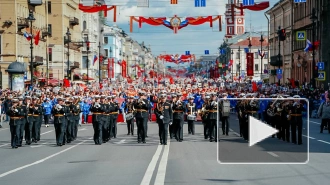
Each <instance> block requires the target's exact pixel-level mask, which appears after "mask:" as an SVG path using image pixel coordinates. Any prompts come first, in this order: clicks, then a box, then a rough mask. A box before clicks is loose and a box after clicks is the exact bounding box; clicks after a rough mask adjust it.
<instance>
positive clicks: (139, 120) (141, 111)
mask: <svg viewBox="0 0 330 185" xmlns="http://www.w3.org/2000/svg"><path fill="white" fill-rule="evenodd" d="M145 95H146V94H145V93H144V92H142V91H141V92H139V96H140V97H139V99H138V101H137V102H135V103H134V109H135V110H136V114H135V118H136V125H137V127H138V143H141V142H142V143H146V140H145V138H146V127H147V124H148V116H149V115H148V110H149V106H150V104H149V102H148V100H147V99H146V96H145Z"/></svg>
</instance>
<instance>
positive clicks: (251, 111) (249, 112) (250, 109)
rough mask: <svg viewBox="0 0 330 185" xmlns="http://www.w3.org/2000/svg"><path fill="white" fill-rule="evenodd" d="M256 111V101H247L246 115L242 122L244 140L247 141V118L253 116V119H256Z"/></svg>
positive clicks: (257, 106) (257, 107)
mask: <svg viewBox="0 0 330 185" xmlns="http://www.w3.org/2000/svg"><path fill="white" fill-rule="evenodd" d="M258 109H259V103H258V102H257V100H254V99H252V100H248V101H247V104H246V110H245V111H246V115H245V122H244V135H245V137H244V139H245V140H247V141H248V140H249V128H250V126H249V124H250V123H249V116H253V117H255V118H258Z"/></svg>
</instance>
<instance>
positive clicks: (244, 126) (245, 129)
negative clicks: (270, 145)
mask: <svg viewBox="0 0 330 185" xmlns="http://www.w3.org/2000/svg"><path fill="white" fill-rule="evenodd" d="M241 124H242V135H243V138H244V139H245V140H249V120H248V118H243V119H242V123H241Z"/></svg>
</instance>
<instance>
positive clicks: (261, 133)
mask: <svg viewBox="0 0 330 185" xmlns="http://www.w3.org/2000/svg"><path fill="white" fill-rule="evenodd" d="M249 125H250V141H249V146H250V147H251V146H253V145H255V144H257V143H259V142H260V141H262V140H264V139H266V138H268V137H269V136H271V135H274V134H276V133H278V130H277V129H274V128H273V127H271V126H268V125H267V124H265V123H263V122H262V121H260V120H258V119H256V118H254V117H252V116H249Z"/></svg>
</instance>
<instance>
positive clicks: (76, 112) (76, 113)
mask: <svg viewBox="0 0 330 185" xmlns="http://www.w3.org/2000/svg"><path fill="white" fill-rule="evenodd" d="M78 106H80V105H78V104H77V105H74V104H73V105H72V114H73V120H74V121H79V118H80V117H79V114H80V107H78Z"/></svg>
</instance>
